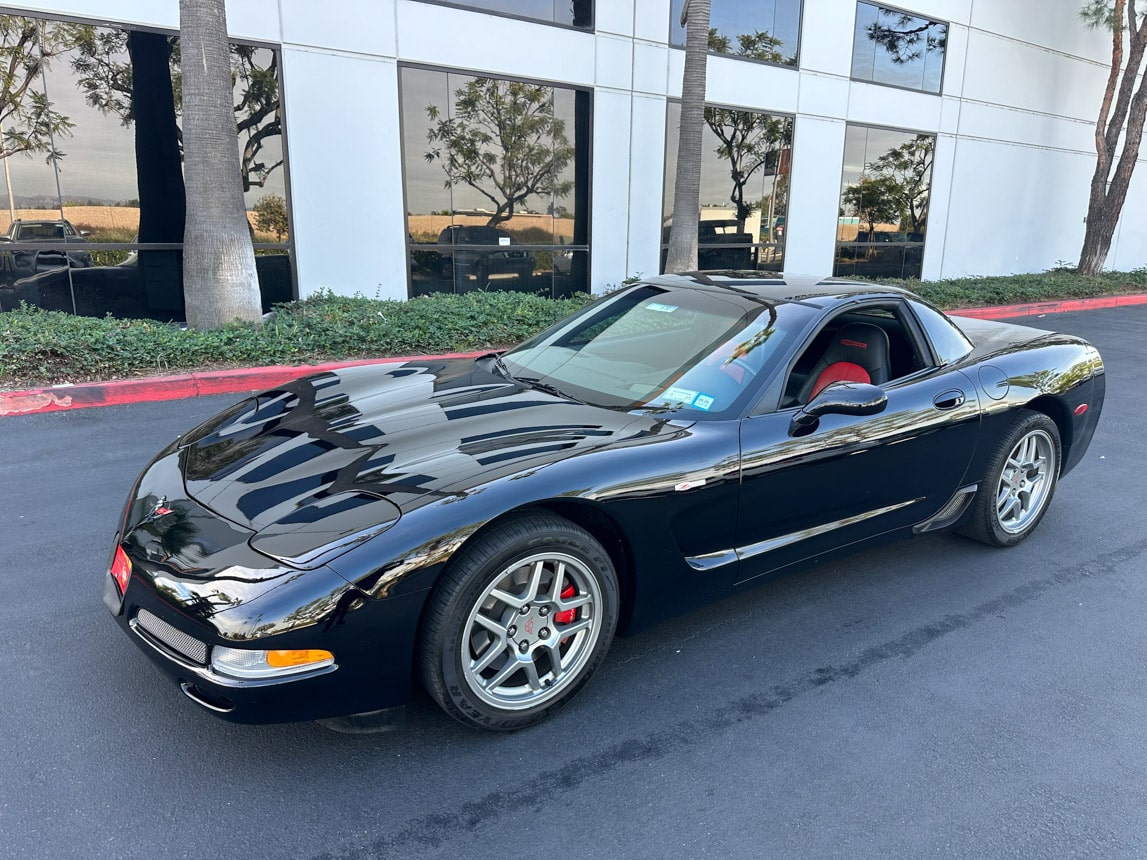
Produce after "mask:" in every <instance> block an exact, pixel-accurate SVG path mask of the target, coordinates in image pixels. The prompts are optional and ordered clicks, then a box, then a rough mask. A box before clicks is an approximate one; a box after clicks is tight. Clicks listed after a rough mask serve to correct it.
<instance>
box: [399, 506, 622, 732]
mask: <svg viewBox="0 0 1147 860" xmlns="http://www.w3.org/2000/svg"><path fill="white" fill-rule="evenodd" d="M618 604H619V598H618V586H617V574H616V572H615V571H614V567H613V563H612V561H611V560H610V557H609V555H608V553H606V551H605V550H604V549H603V548H602V546H601V544H600V543H598V542H597V540H595V539H594V537H593V536H592V535H591V534H589V532H587V531H585V530H584V529H582V528H580V527H579V526H577V525H575V524H573V523H571V522H569V521H568V520H566V519H563V518H561V517H558V516H555V515H553V514H549V513H545V512H537V513H529V514H523V515H521V516H518V517H515V518H514V519H512V520H508V521H507V522H505V523H503V524H501V525H499V526H498V527H496V528H495V529H494V530H492V531H491V532H489V533H488V534H486V535H483V536H481V537H479V538H478V539H477V540H476V541H475V542H474V543H473V544H470V545H467V546H466V547H465V548H464V549H463V550H462V551H461V553H460V555H459V556H458V557H457V558H456V559H455V560H454V561H453V562H452V563H451V566H450V569H449V571H448V572H447V573H446V576H445V578H444V579H443V581H442V582H441V583H440V584H439V586H438V588H437V589H436V591H435V594H434V596H433V597H432V598H431V602H430V606H429V608H428V610H427V615H426V620H425V623H424V626H423V632H422V642H421V663H422V667H421V668H422V680H423V684H424V685H425V687H426V689H427V690H428V691H429V692H430V695H431V696H433V698H434V699H435V700H436V701H437V702H438V704H439V705H441V706H442V708H443V710H445V711H446V713H448V714H450V716H452V717H454V719H456V720H458V721H459V722H461V723H464V724H466V725H469V726H474V727H478V728H484V729H493V730H503V731H506V730H512V729H519V728H523V727H525V726H529V725H533V724H534V723H536V722H538V721H540V720H542V719H544V718H545V717H547V716H549V715H550V714H551V713H553V712H554V711H556V710H558V708H560V707H562V706H563V705H565V704H566V703H567V702H568V701H569V700H570V699H571V698H572V697H573V696H574V694H575V693H577V691H578V690H580V689H581V688H582V687H583V686H584V685H585V683H586V682H587V681H588V680H589V678H590V676H591V675H592V674H593V673H594V671H595V670H596V669H597V667H598V666H599V665H600V663H601V661H602V659H603V658H604V657H605V654H606V651H607V650H608V649H609V645H610V642H611V641H612V640H613V634H614V631H615V629H616V627H617V616H618Z"/></svg>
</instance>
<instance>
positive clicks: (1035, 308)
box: [948, 293, 1147, 320]
mask: <svg viewBox="0 0 1147 860" xmlns="http://www.w3.org/2000/svg"><path fill="white" fill-rule="evenodd" d="M1124 305H1147V293H1129V294H1128V295H1125V296H1102V297H1100V298H1097V299H1064V300H1063V301H1057V302H1032V303H1031V304H1026V305H1000V306H998V307H994V308H961V309H960V310H955V311H949V312H948V313H949V314H950V315H951V316H958V317H973V318H975V319H981V320H1001V319H1009V318H1010V317H1033V316H1039V315H1040V314H1062V313H1068V312H1070V311H1095V310H1100V309H1101V308H1117V307H1123V306H1124Z"/></svg>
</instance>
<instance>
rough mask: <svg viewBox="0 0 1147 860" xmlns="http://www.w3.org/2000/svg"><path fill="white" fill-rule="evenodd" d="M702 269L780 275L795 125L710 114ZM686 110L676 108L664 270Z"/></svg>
mask: <svg viewBox="0 0 1147 860" xmlns="http://www.w3.org/2000/svg"><path fill="white" fill-rule="evenodd" d="M705 123H706V124H705V129H704V131H703V137H702V145H701V157H702V162H701V194H700V201H701V211H700V223H699V224H698V253H697V264H698V267H699V268H700V269H702V270H720V269H767V270H776V269H779V268H780V267H781V265H782V264H783V259H784V231H785V218H786V215H787V210H788V177H789V169H790V165H791V160H792V135H793V121H792V118H791V117H786V116H775V115H772V114H765V113H760V112H758V111H746V110H734V109H731V108H723V107H717V106H709V107H707V108H706V109H705ZM680 124H681V105H680V103H678V102H670V103H669V105H668V111H667V124H666V159H665V193H664V197H663V200H662V212H663V219H662V255H661V263H662V267H664V263H665V256H666V249H667V247H668V242H669V232H670V227H671V221H672V213H673V192H674V187H675V176H676V169H677V139H678V133H679V129H680Z"/></svg>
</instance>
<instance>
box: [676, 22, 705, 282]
mask: <svg viewBox="0 0 1147 860" xmlns="http://www.w3.org/2000/svg"><path fill="white" fill-rule="evenodd" d="M709 5H710V0H686V3H685V10H684V12H682V15H683V16H688V19H687V21H688V23H687V27H686V30H685V72H684V74H683V75H682V79H681V131H680V134H679V136H678V143H677V177H676V184H675V185H674V189H673V226H672V227H671V228H670V230H669V254H668V256H667V257H666V260H665V271H666V272H692V271H695V270H696V269H697V222H698V219H699V217H700V213H701V140H702V133H703V130H704V128H705V66H706V63H707V61H708V57H709Z"/></svg>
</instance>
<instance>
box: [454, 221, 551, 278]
mask: <svg viewBox="0 0 1147 860" xmlns="http://www.w3.org/2000/svg"><path fill="white" fill-rule="evenodd" d="M438 244H439V245H450V246H453V247H454V249H455V250H454V252H453V254H451V253H450V252H448V251H445V250H444V251H443V252H442V261H441V263H440V266H441V274H442V277H443V278H445V279H447V280H450V279H453V281H454V284H455V286H456V287H463V286H466V285H467V284H468V280H469V277H470V276H471V275H473V276H474V281H475V283H476V285H477V288H478V289H482V288H484V287H485V286H486V284H487V282H488V281H489V280H490V277H491V276H493V275H517V276H518V277H519V278H521V279H523V280H524V279H526V278H529V277H530V276H531V275H533V273H534V264H535V262H536V261H535V260H534V255H533V254H532V253H530V252H529V251H526V250H522V249H521V248H515V249H514V250H510V249H509V248H508V247H506V246H512V245H514V244H515V243H514V240H513V238H512V237H511V236H510V234H509V233H507V232H505V231H504V230H499V229H497V228H496V227H467V226H463V225H459V224H454V225H451V226H449V227H447V228H446V229H445V230H443V231H442V232H441V233H440V234H439V235H438ZM465 245H471V246H474V245H486V246H492V247H489V248H474V249H472V250H461V249H460V247H459V246H465Z"/></svg>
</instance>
